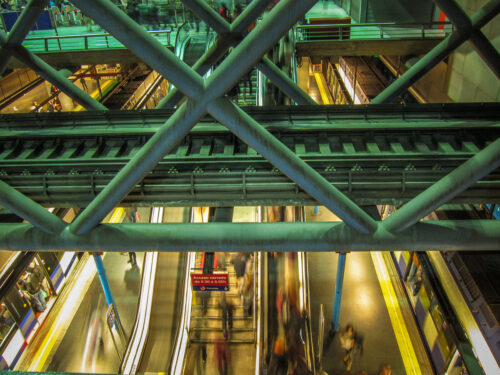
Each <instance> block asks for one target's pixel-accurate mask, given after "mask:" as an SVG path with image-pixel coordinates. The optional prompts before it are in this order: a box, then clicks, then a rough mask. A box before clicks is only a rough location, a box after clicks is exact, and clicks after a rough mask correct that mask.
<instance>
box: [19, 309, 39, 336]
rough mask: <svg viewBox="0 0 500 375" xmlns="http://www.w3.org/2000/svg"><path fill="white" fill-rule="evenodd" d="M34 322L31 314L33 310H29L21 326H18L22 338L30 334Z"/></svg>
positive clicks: (34, 318)
mask: <svg viewBox="0 0 500 375" xmlns="http://www.w3.org/2000/svg"><path fill="white" fill-rule="evenodd" d="M36 322H37V320H36V316H35V313H34V312H33V310H31V309H29V310H28V313H27V314H26V316H25V317H24V319H23V321H22V322H21V325H20V326H19V328H20V329H21V332H22V334H23V336H24V337H27V336H28V335H29V334H30V332H31V330H32V329H33V327H34V326H35V324H36Z"/></svg>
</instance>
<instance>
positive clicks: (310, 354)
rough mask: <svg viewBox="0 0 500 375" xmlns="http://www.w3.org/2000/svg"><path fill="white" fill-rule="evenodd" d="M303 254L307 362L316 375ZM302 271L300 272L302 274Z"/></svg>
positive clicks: (304, 255)
mask: <svg viewBox="0 0 500 375" xmlns="http://www.w3.org/2000/svg"><path fill="white" fill-rule="evenodd" d="M299 219H300V221H306V210H305V207H304V206H302V207H301V211H300V218H299ZM302 254H303V257H304V258H303V259H304V261H303V262H302V267H303V268H304V270H303V272H304V280H303V281H304V284H305V285H304V287H303V289H302V292H303V294H304V296H303V298H304V305H305V311H307V312H308V314H307V315H306V319H305V329H306V341H305V346H306V347H305V349H306V350H305V351H306V353H305V354H306V360H307V366H308V368H309V369H310V370H311V371H312V373H313V374H315V373H316V366H315V358H314V343H313V335H312V327H311V315H310V311H311V299H310V295H311V294H310V292H309V266H308V262H307V254H306V253H305V252H302ZM300 271H301V270H299V272H300Z"/></svg>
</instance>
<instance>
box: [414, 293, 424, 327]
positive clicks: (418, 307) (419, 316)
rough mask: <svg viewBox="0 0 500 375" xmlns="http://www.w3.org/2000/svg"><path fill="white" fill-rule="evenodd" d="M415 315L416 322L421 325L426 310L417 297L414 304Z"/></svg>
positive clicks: (422, 324)
mask: <svg viewBox="0 0 500 375" xmlns="http://www.w3.org/2000/svg"><path fill="white" fill-rule="evenodd" d="M415 315H416V316H417V320H418V324H419V325H420V327H423V326H424V320H425V315H426V311H425V309H424V306H423V305H422V302H420V300H419V299H417V304H416V305H415Z"/></svg>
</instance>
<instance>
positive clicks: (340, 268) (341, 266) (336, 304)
mask: <svg viewBox="0 0 500 375" xmlns="http://www.w3.org/2000/svg"><path fill="white" fill-rule="evenodd" d="M345 261H346V253H340V254H339V260H338V263H337V278H336V279H335V297H334V300H333V312H332V330H333V331H335V332H337V331H338V330H339V318H340V303H341V301H342V285H344V271H345Z"/></svg>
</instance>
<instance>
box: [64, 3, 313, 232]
mask: <svg viewBox="0 0 500 375" xmlns="http://www.w3.org/2000/svg"><path fill="white" fill-rule="evenodd" d="M314 3H315V1H314V0H307V1H301V2H294V1H291V0H284V1H281V2H280V3H279V4H278V5H277V6H275V7H274V9H273V11H272V12H271V13H270V14H269V15H268V16H267V17H266V19H264V21H263V22H262V23H260V24H259V25H258V26H257V27H256V29H255V30H254V31H253V32H252V33H250V35H249V36H248V37H247V38H245V40H244V42H243V43H241V44H240V45H239V46H238V47H237V48H236V49H235V50H234V51H233V52H232V53H231V55H230V56H229V57H228V58H227V59H225V60H224V62H223V63H222V64H221V65H220V66H219V67H218V69H217V70H216V72H215V73H214V74H213V75H212V76H211V77H210V78H209V79H208V81H207V82H205V84H203V80H202V78H201V77H200V76H199V75H197V74H196V72H194V71H193V70H192V69H190V68H189V67H187V65H186V64H184V63H183V62H181V61H180V60H179V59H178V58H177V57H176V56H175V55H173V54H172V53H171V52H170V51H168V50H166V49H165V48H164V47H163V46H161V45H160V46H158V45H157V41H156V40H155V39H154V38H153V40H150V38H152V37H151V36H150V35H149V34H147V33H146V32H145V31H144V30H143V29H142V28H141V27H140V26H139V25H137V24H136V23H135V22H132V20H131V19H130V18H128V17H127V16H126V15H124V14H123V12H121V11H120V10H118V8H116V7H115V6H114V5H112V4H111V3H109V2H105V1H103V0H96V1H95V2H93V3H92V4H88V3H87V2H85V1H80V0H75V4H76V5H77V6H78V7H79V8H81V9H82V10H84V11H85V12H86V13H87V14H89V15H91V16H92V17H93V18H94V19H96V20H97V21H98V22H99V23H101V24H103V25H104V26H105V27H106V28H108V30H109V31H110V32H111V33H113V34H114V35H115V36H116V37H117V38H119V39H121V40H122V43H124V44H125V45H128V46H129V47H130V48H131V49H132V50H133V51H134V52H135V53H138V54H139V55H140V56H141V57H144V58H145V59H146V60H145V61H146V62H148V63H149V64H150V65H151V66H153V67H154V68H155V69H156V70H157V71H159V72H160V73H162V75H164V76H165V77H166V78H168V79H170V76H171V75H172V74H173V73H174V72H177V73H178V76H176V81H177V82H176V81H174V84H175V85H176V86H179V85H178V83H180V86H179V89H180V90H181V91H184V92H185V93H186V94H188V95H189V96H192V97H195V98H197V97H200V100H198V101H196V102H192V101H190V100H188V103H192V104H191V105H190V107H189V108H186V105H185V104H186V103H184V104H183V105H182V106H181V107H180V108H179V110H178V111H176V113H175V114H174V116H172V117H171V118H170V119H169V120H168V121H167V123H166V125H164V126H163V127H162V130H167V132H168V130H169V129H170V128H173V129H177V131H174V132H173V135H172V134H170V132H168V134H167V133H164V132H162V130H160V131H159V133H157V134H156V135H155V136H153V137H152V138H151V139H150V140H149V141H148V142H147V144H146V145H145V146H144V150H141V151H140V152H138V153H137V154H136V155H135V156H134V158H133V159H132V160H131V161H130V162H129V163H128V164H127V166H126V167H125V168H124V169H123V170H122V171H120V173H119V174H118V175H117V176H116V177H115V178H114V179H113V180H112V181H111V183H110V184H109V185H108V186H107V187H106V188H105V189H104V190H103V191H102V192H101V193H100V194H99V195H98V196H97V197H96V199H94V200H93V201H92V203H91V204H90V205H89V206H88V207H87V208H86V209H85V210H84V211H83V212H82V214H81V215H80V216H79V217H78V218H77V219H76V220H75V221H74V222H73V223H72V224H71V230H72V231H73V232H74V233H76V234H82V233H85V232H86V231H89V230H90V229H92V228H93V227H94V226H96V225H97V224H98V223H100V221H101V220H102V219H103V218H104V217H105V216H106V215H107V213H108V212H109V211H110V210H111V209H112V208H113V207H114V206H116V204H117V203H118V202H119V201H120V200H121V199H123V198H124V197H125V195H126V194H127V193H128V192H129V191H130V190H131V189H132V188H133V187H134V185H135V184H136V183H137V182H138V181H139V180H140V179H141V178H142V177H143V176H144V175H145V174H146V173H148V171H149V170H151V169H152V168H153V167H154V166H155V165H156V163H157V162H158V161H159V160H160V159H161V158H162V157H163V156H164V155H165V154H167V153H168V152H169V151H170V150H171V148H173V147H174V146H175V145H176V144H178V143H179V142H180V140H181V139H182V137H184V136H185V135H186V134H187V132H188V131H189V130H190V129H191V128H192V127H193V126H195V125H196V123H197V122H198V121H199V120H200V119H201V117H202V116H203V115H204V114H205V113H206V108H207V105H208V104H209V103H210V102H211V101H213V100H214V99H216V98H218V97H220V96H222V95H224V94H225V93H226V92H227V91H229V90H230V89H231V88H232V87H233V86H234V85H235V84H236V83H237V82H238V80H239V79H240V78H241V76H242V75H243V74H244V73H246V72H247V71H248V69H250V68H251V67H252V66H253V65H255V62H256V61H257V60H259V59H260V58H261V57H262V55H263V54H264V53H265V52H267V50H268V49H269V48H271V47H272V46H273V45H274V43H275V42H276V41H277V40H278V39H279V38H280V37H281V35H282V34H283V33H284V32H285V31H286V30H288V29H289V28H290V27H291V26H292V25H293V24H294V23H295V22H296V20H297V19H298V18H299V17H301V16H302V15H303V14H304V13H305V12H306V11H307V10H308V9H309V8H310V7H311V6H312V5H313V4H314ZM103 12H104V13H103ZM124 25H129V26H130V28H124ZM136 29H137V30H136ZM135 32H137V35H135V34H134V33H135ZM263 35H265V36H266V38H263ZM249 50H251V51H252V54H248V51H249ZM158 55H161V56H162V57H164V59H158V60H157V58H156V57H158ZM166 62H169V63H170V64H166ZM166 65H172V66H170V67H167V68H164V67H165V66H166ZM164 71H165V73H167V74H164ZM191 94H192V95H191ZM177 123H180V125H179V124H177ZM161 133H163V134H161Z"/></svg>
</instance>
